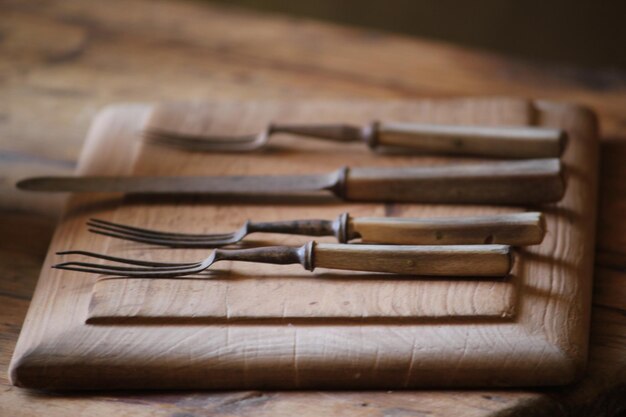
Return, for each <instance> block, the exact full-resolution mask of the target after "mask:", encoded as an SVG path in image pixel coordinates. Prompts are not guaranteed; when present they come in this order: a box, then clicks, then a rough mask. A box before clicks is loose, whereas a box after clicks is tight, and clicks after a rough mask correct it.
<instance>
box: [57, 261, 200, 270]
mask: <svg viewBox="0 0 626 417" xmlns="http://www.w3.org/2000/svg"><path fill="white" fill-rule="evenodd" d="M198 265H200V262H198V263H196V264H193V265H185V266H158V267H145V268H131V267H128V266H116V265H107V264H95V263H92V262H61V263H59V264H56V265H53V267H54V268H58V269H61V268H63V267H81V268H92V269H98V270H106V271H114V272H120V271H126V272H128V271H133V272H144V271H154V270H161V271H172V272H176V271H180V270H185V269H188V268H195V267H197V266H198Z"/></svg>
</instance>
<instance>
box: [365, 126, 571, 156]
mask: <svg viewBox="0 0 626 417" xmlns="http://www.w3.org/2000/svg"><path fill="white" fill-rule="evenodd" d="M375 132H376V133H375V139H374V141H373V142H372V146H373V147H377V146H383V147H400V148H405V149H412V150H416V151H420V152H423V153H429V154H456V155H476V156H489V157H497V158H551V157H558V156H559V155H561V153H562V152H563V148H564V147H565V142H566V135H565V132H564V131H562V130H560V129H552V128H544V127H488V126H453V125H430V124H416V123H379V124H377V125H376V129H375Z"/></svg>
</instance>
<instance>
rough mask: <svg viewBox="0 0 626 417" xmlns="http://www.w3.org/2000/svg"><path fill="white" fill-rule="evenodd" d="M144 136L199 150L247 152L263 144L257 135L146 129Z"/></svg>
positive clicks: (168, 143)
mask: <svg viewBox="0 0 626 417" xmlns="http://www.w3.org/2000/svg"><path fill="white" fill-rule="evenodd" d="M144 138H146V139H148V140H150V141H152V142H155V143H161V144H164V145H170V146H177V147H180V148H184V149H189V150H198V151H223V152H245V151H248V150H254V149H257V148H259V147H260V146H262V143H259V144H257V136H255V135H246V136H240V137H237V136H232V137H225V136H194V135H187V134H180V133H173V132H167V133H165V132H157V131H154V130H151V131H146V132H145V133H144Z"/></svg>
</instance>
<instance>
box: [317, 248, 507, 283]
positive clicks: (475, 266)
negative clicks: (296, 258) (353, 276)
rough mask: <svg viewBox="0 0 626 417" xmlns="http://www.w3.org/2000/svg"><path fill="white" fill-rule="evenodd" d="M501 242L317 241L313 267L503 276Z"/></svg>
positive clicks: (504, 262) (504, 253)
mask: <svg viewBox="0 0 626 417" xmlns="http://www.w3.org/2000/svg"><path fill="white" fill-rule="evenodd" d="M511 263H512V259H511V250H510V247H509V246H504V245H464V246H396V245H343V244H334V243H317V244H315V246H314V248H313V265H314V267H316V268H333V269H347V270H352V271H369V272H389V273H395V274H407V275H420V276H490V277H496V276H497V277H502V276H505V275H507V274H508V273H509V271H510V269H511Z"/></svg>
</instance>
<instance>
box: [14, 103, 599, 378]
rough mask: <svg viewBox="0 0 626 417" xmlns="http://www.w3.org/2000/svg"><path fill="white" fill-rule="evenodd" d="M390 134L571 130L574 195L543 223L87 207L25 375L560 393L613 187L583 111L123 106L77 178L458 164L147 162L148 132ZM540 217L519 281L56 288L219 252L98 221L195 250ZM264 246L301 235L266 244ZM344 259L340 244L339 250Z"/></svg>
mask: <svg viewBox="0 0 626 417" xmlns="http://www.w3.org/2000/svg"><path fill="white" fill-rule="evenodd" d="M374 119H382V120H394V121H422V122H442V123H463V124H489V125H497V124H506V125H528V124H540V125H550V126H560V127H563V128H565V129H566V130H567V131H568V133H569V135H570V142H569V145H568V147H567V149H566V152H565V154H564V157H563V159H564V164H565V166H566V170H567V172H566V174H567V192H566V195H565V197H564V199H563V201H561V202H560V203H559V204H556V205H550V206H544V207H532V208H530V207H527V208H519V207H518V208H515V207H506V208H503V207H484V206H483V207H478V206H434V205H411V204H386V205H383V204H345V203H342V202H338V201H336V200H333V199H325V198H321V199H320V198H315V199H307V200H304V201H296V200H293V199H287V200H282V201H272V202H271V203H268V202H265V203H263V204H262V203H260V202H258V201H244V200H239V201H233V200H230V201H224V200H219V201H216V200H211V199H206V198H167V199H163V198H150V199H149V200H147V199H139V198H136V197H132V198H128V197H126V198H124V197H123V196H120V195H97V194H93V195H89V196H85V195H82V196H72V197H71V198H70V199H69V201H68V205H67V208H66V212H65V215H64V217H63V219H62V221H61V222H60V224H59V226H58V229H57V232H56V234H55V237H54V239H53V242H52V244H51V247H50V252H49V256H48V257H47V259H46V263H45V264H44V267H43V270H42V275H41V277H40V280H39V284H38V287H37V290H36V293H35V296H34V298H33V302H32V305H31V308H30V311H29V314H28V316H27V320H26V323H25V326H24V329H23V331H22V334H21V335H20V339H19V342H18V346H17V348H16V352H15V354H14V358H13V361H12V365H11V378H12V381H13V383H15V384H17V385H20V386H26V387H34V388H82V389H85V388H106V389H111V388H192V387H193V388H219V389H231V388H313V387H324V388H330V387H337V388H409V387H418V386H513V385H554V384H564V383H567V382H570V381H572V380H573V379H575V378H576V377H577V376H578V375H579V374H580V372H581V370H582V369H583V368H584V364H585V360H586V346H587V334H588V320H589V307H590V305H589V304H590V288H591V265H592V256H593V246H594V245H593V244H594V216H595V199H596V197H595V196H596V175H597V144H596V126H595V119H594V117H593V115H592V114H590V113H589V112H587V111H585V110H583V109H580V108H577V107H572V106H564V105H556V104H551V103H530V102H526V101H523V100H508V99H481V100H478V99H473V100H449V101H403V102H364V101H342V102H245V103H242V102H217V103H197V104H189V103H179V104H167V105H160V106H157V107H150V106H142V105H120V106H113V107H110V108H108V109H106V110H104V111H103V112H102V113H101V114H100V115H99V116H98V118H97V119H96V120H95V121H94V124H93V127H92V129H91V131H90V133H89V135H88V139H87V142H86V144H85V148H84V151H83V154H82V157H81V160H80V166H79V170H78V173H79V174H81V175H86V174H98V175H211V174H278V173H281V174H302V173H323V172H328V171H332V170H334V169H336V168H338V167H340V166H343V165H349V166H400V165H412V164H440V163H448V162H450V159H445V158H432V157H430V158H429V157H417V156H406V155H401V156H390V155H380V154H375V153H372V152H370V151H369V150H368V149H367V148H366V147H364V146H363V145H358V144H355V145H333V144H327V143H320V142H315V141H303V140H302V139H295V138H293V137H289V136H287V135H276V137H275V138H274V139H273V140H272V146H271V147H270V148H269V149H267V150H265V151H263V152H257V153H251V154H202V153H191V152H186V151H183V150H179V149H172V148H165V147H163V146H159V145H155V144H148V143H145V142H143V141H141V139H140V134H139V133H140V131H141V129H142V128H143V127H145V125H146V124H150V125H152V126H160V127H167V128H169V129H176V130H179V131H181V132H187V133H224V134H239V133H242V134H243V133H251V132H256V131H259V130H260V129H262V128H263V127H264V126H265V125H266V124H267V123H268V122H269V121H275V122H280V121H290V122H299V121H302V122H335V121H343V122H354V123H364V122H368V121H371V120H374ZM527 209H541V210H543V211H544V212H545V213H546V217H547V223H546V224H547V236H546V239H545V240H544V242H543V243H542V244H541V245H539V246H536V247H531V248H527V249H524V250H519V251H518V252H517V254H516V263H515V267H514V269H513V272H512V274H511V276H510V277H507V278H505V279H497V280H493V279H443V280H434V279H414V278H408V277H397V279H389V277H388V276H383V275H379V274H355V273H350V272H345V271H344V272H337V271H330V270H323V269H320V270H316V271H315V273H313V274H311V273H309V272H306V271H303V270H301V268H300V267H298V266H275V265H273V266H268V265H257V264H242V263H223V264H218V265H217V266H216V268H214V269H212V271H213V272H211V273H210V274H209V275H205V276H202V277H193V278H189V279H179V280H154V281H151V280H145V279H132V280H129V279H120V278H98V277H94V276H90V275H86V274H82V273H73V272H61V271H58V270H51V269H49V266H50V265H51V264H52V263H54V262H56V261H58V260H59V258H58V257H57V256H55V255H54V252H56V251H58V250H62V249H68V248H79V249H85V250H92V251H99V252H107V253H111V254H114V255H120V256H125V257H141V258H144V259H158V260H173V261H183V260H184V261H187V260H197V259H201V258H203V257H204V256H206V254H207V251H206V250H187V251H183V250H172V249H162V248H160V249H154V248H150V247H148V246H146V245H140V244H135V243H129V242H121V241H118V240H114V239H110V238H104V237H101V236H95V235H91V234H89V233H88V232H87V231H86V228H85V225H84V223H85V221H86V220H87V219H88V218H90V217H98V218H103V219H108V220H113V221H118V222H122V223H130V224H135V225H139V226H142V227H153V228H158V229H162V230H176V231H189V232H195V233H200V232H218V231H229V230H234V229H235V228H237V227H238V226H240V225H241V224H242V223H243V221H245V220H246V219H254V220H258V221H271V220H277V219H297V218H312V217H314V218H328V219H332V218H335V217H336V216H337V215H338V214H339V213H342V212H345V211H348V212H350V213H351V215H354V216H365V215H368V216H371V215H376V216H406V217H409V216H411V217H415V216H444V215H445V216H450V215H464V214H487V213H498V212H508V211H519V210H527ZM250 240H251V241H252V242H253V243H256V244H299V243H302V242H304V241H306V240H307V238H305V237H289V238H286V237H284V236H277V235H254V236H253V237H252V238H251V239H250ZM324 240H327V241H332V239H324Z"/></svg>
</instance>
